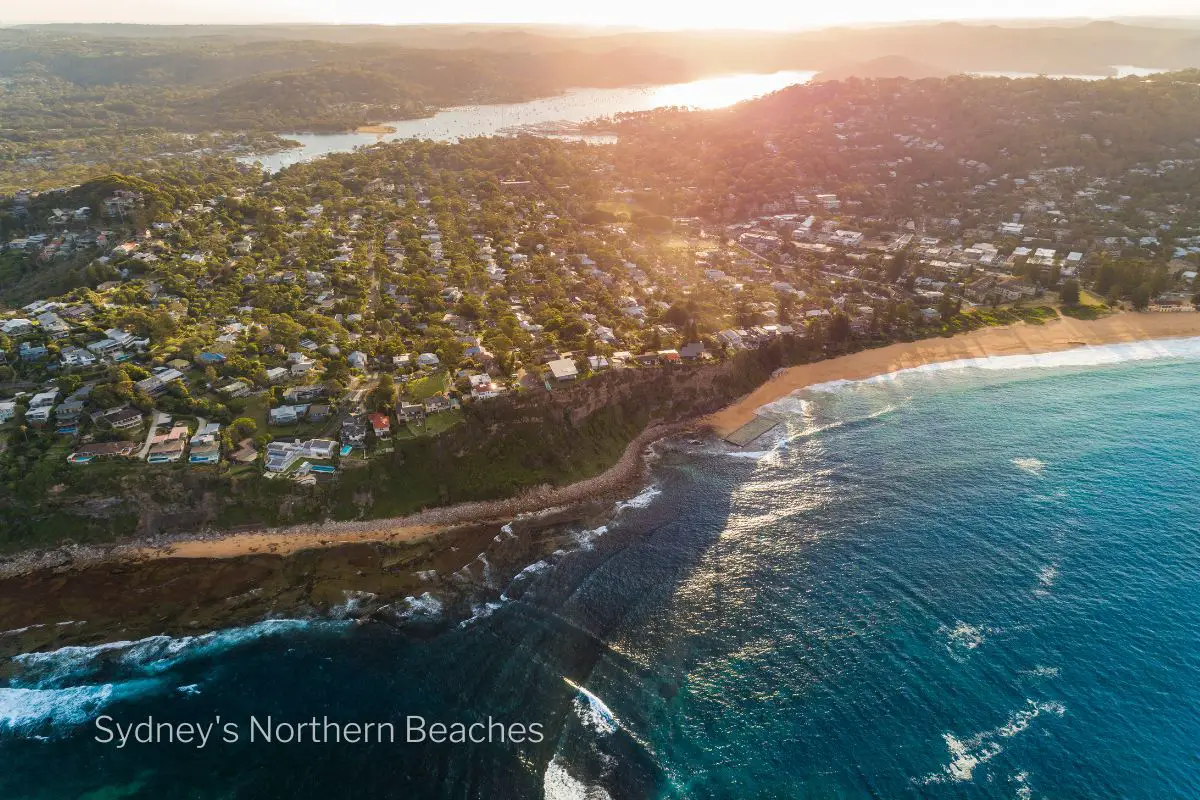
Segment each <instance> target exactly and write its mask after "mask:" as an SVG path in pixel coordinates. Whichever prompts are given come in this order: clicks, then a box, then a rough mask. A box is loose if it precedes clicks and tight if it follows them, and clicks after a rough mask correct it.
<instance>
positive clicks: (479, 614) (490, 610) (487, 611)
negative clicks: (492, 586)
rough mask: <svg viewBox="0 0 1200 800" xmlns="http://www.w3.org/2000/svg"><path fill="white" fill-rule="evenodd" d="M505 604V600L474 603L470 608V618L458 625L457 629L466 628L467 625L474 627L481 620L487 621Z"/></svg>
mask: <svg viewBox="0 0 1200 800" xmlns="http://www.w3.org/2000/svg"><path fill="white" fill-rule="evenodd" d="M506 602H508V600H507V599H501V601H500V602H494V601H493V602H487V603H476V604H475V605H473V606H471V616H469V617H467V618H466V619H464V620H463V621H462V622H460V623H458V627H460V628H466V627H467V626H469V625H474V624H475V623H476V622H478V621H479V620H481V619H487V618H488V617H490V616H491V615H492V614H495V613H496V612H497V611H499V610H500V609H501V608H503V607H504V604H505V603H506Z"/></svg>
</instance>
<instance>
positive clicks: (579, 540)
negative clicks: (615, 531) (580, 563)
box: [575, 525, 608, 550]
mask: <svg viewBox="0 0 1200 800" xmlns="http://www.w3.org/2000/svg"><path fill="white" fill-rule="evenodd" d="M606 533H608V526H607V525H601V526H600V527H599V528H592V529H591V530H585V531H580V532H579V533H577V534H575V543H576V544H578V545H579V549H580V550H591V549H592V547H593V546H594V545H593V543H594V542H595V541H596V540H597V539H599V538H600V537H601V536H603V535H604V534H606Z"/></svg>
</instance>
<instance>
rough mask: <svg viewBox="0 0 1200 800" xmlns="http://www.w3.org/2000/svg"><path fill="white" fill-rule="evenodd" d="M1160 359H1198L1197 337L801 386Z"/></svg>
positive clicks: (825, 388)
mask: <svg viewBox="0 0 1200 800" xmlns="http://www.w3.org/2000/svg"><path fill="white" fill-rule="evenodd" d="M1161 358H1179V359H1195V358H1200V337H1187V338H1180V339H1152V340H1148V341H1139V342H1121V343H1118V344H1104V345H1083V346H1081V347H1076V348H1073V349H1071V350H1060V351H1058V352H1054V353H1033V354H1029V355H1009V356H983V357H980V358H959V359H955V360H953V361H940V362H937V363H935V364H923V365H921V366H919V367H909V368H907V369H901V370H896V371H895V372H887V373H884V374H882V375H875V376H873V377H870V378H863V379H861V380H835V381H827V382H825V383H815V384H813V385H812V386H807V387H805V388H804V391H807V392H837V391H839V390H841V389H844V388H846V387H849V386H855V385H859V384H879V383H891V382H894V381H896V380H899V379H902V378H905V377H909V376H913V375H928V374H932V373H938V372H953V371H961V370H969V369H977V370H992V371H995V370H1018V369H1045V368H1055V367H1098V366H1103V365H1105V364H1122V363H1125V362H1128V361H1150V360H1153V359H1161Z"/></svg>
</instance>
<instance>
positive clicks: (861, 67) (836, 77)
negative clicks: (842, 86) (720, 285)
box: [813, 56, 953, 81]
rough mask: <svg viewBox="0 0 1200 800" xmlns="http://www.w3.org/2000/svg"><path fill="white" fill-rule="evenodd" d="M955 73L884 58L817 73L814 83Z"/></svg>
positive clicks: (913, 62) (896, 57)
mask: <svg viewBox="0 0 1200 800" xmlns="http://www.w3.org/2000/svg"><path fill="white" fill-rule="evenodd" d="M952 74H953V73H952V72H951V71H950V70H948V69H943V68H942V67H935V66H933V65H932V64H926V63H924V62H923V61H915V60H913V59H911V58H906V57H904V56H882V57H880V58H872V59H870V60H869V61H856V62H854V63H852V64H843V65H842V66H840V67H834V68H833V69H827V70H825V71H824V72H820V73H817V76H816V77H815V78H813V80H814V81H842V80H845V79H847V78H911V79H913V80H917V79H920V78H945V77H947V76H949V75H952Z"/></svg>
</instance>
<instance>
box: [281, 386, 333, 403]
mask: <svg viewBox="0 0 1200 800" xmlns="http://www.w3.org/2000/svg"><path fill="white" fill-rule="evenodd" d="M324 396H325V387H324V386H320V385H317V384H311V385H306V386H292V387H290V388H288V389H286V390H284V392H283V399H284V400H286V401H287V402H289V403H293V404H303V403H308V402H310V401H312V400H315V399H317V398H318V397H324Z"/></svg>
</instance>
